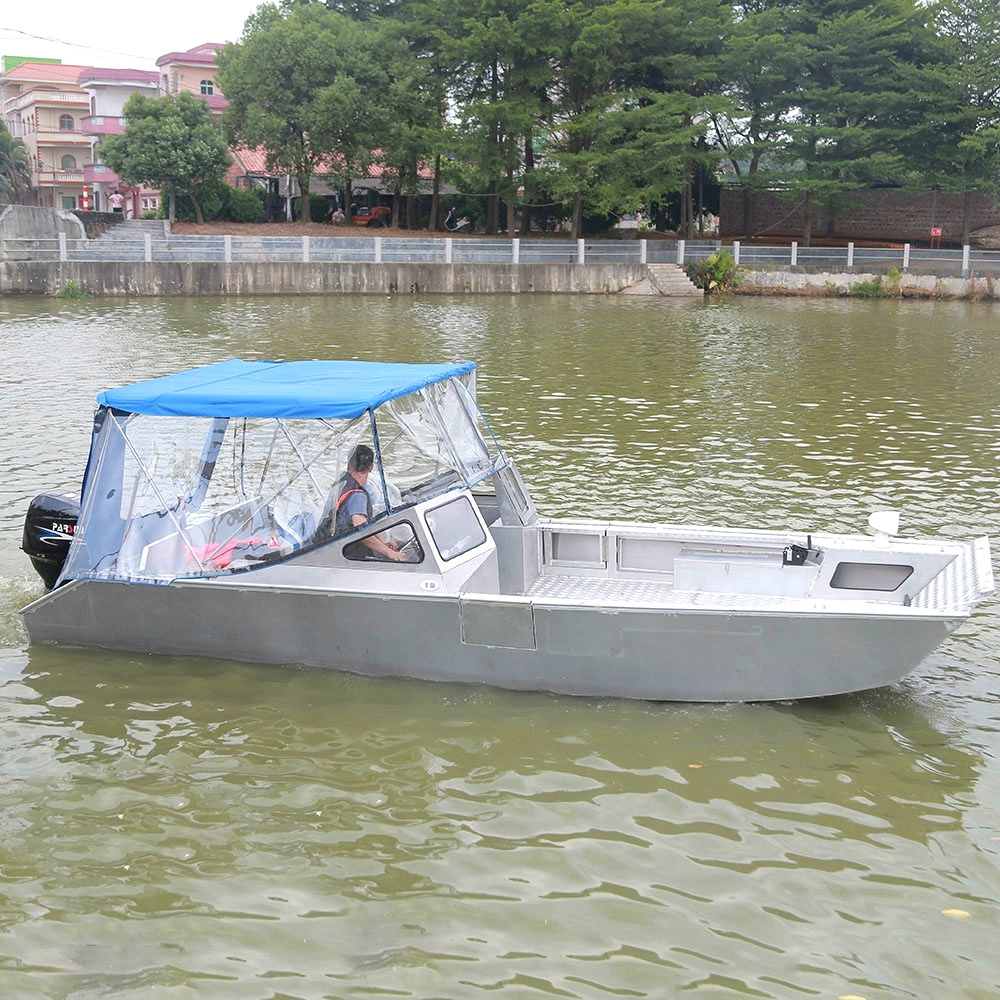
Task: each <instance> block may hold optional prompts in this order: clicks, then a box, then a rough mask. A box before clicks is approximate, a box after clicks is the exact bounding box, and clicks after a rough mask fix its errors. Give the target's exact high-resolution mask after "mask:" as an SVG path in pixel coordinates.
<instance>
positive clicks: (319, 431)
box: [61, 374, 504, 583]
mask: <svg viewBox="0 0 1000 1000" xmlns="http://www.w3.org/2000/svg"><path fill="white" fill-rule="evenodd" d="M472 378H473V376H472V375H471V374H469V375H466V376H465V377H464V378H455V379H450V380H448V381H446V382H443V383H439V384H436V385H432V386H429V387H425V388H422V389H420V390H419V391H417V392H414V393H411V394H409V395H408V396H405V397H402V398H401V399H396V400H391V401H389V402H387V403H385V404H383V405H382V406H381V407H380V408H379V409H378V410H377V411H376V412H375V414H372V413H365V414H363V415H362V416H360V417H358V418H356V419H326V418H310V419H284V418H264V417H257V418H242V417H240V418H237V417H178V416H159V415H157V416H153V415H147V414H129V413H123V412H121V411H120V410H114V409H111V408H108V407H102V408H101V409H99V410H98V412H97V415H96V416H95V421H94V435H93V439H92V443H91V453H90V460H89V463H88V467H87V473H86V476H85V481H84V489H83V500H82V509H81V514H80V521H79V525H78V529H77V534H76V537H75V539H74V542H73V545H72V546H71V548H70V552H69V556H68V558H67V561H66V565H65V567H64V570H63V575H62V577H61V580H63V581H65V580H74V579H99V580H121V581H129V582H143V583H168V582H170V580H173V579H177V578H178V577H191V576H214V575H219V574H223V573H231V572H235V571H237V570H246V569H253V568H255V567H257V566H260V565H264V564H267V563H271V562H274V561H278V560H281V559H284V558H287V557H290V556H293V555H294V554H295V553H297V552H299V551H302V550H304V549H306V548H311V547H316V546H319V545H323V544H328V543H330V542H331V539H330V537H329V533H328V532H327V533H324V532H323V531H320V530H319V529H320V525H321V523H322V521H323V515H324V513H325V512H326V511H328V510H329V509H330V505H331V503H333V504H335V503H336V496H337V494H338V491H339V490H341V489H342V486H341V484H342V483H343V482H344V481H345V479H344V477H345V476H346V475H348V463H349V459H350V456H351V453H352V452H353V450H354V449H355V448H356V447H357V446H358V445H359V444H366V445H368V446H369V447H372V448H373V449H374V450H375V453H376V456H377V461H376V465H375V468H374V469H373V471H372V473H371V475H370V476H369V478H368V482H367V484H366V488H367V490H368V492H369V495H370V497H371V499H372V509H373V515H374V516H375V517H376V518H378V517H386V516H390V515H391V514H392V513H393V512H394V511H397V510H400V509H403V508H406V507H410V506H413V505H414V504H416V503H419V502H421V501H422V500H425V499H427V498H429V497H433V496H436V495H439V494H441V493H444V492H446V491H448V490H454V489H462V488H466V487H471V486H474V485H475V484H476V483H478V482H480V481H482V480H483V479H486V478H488V477H489V476H491V475H492V474H493V472H494V471H496V469H498V468H500V467H502V464H503V462H504V458H503V455H502V453H501V452H500V449H499V448H498V447H497V445H496V442H495V441H494V440H493V437H492V435H491V434H490V433H489V431H488V429H487V428H486V427H485V424H484V422H483V421H482V418H481V415H480V414H479V409H478V407H477V406H476V402H475V398H474V383H473V382H472ZM470 386H471V388H470Z"/></svg>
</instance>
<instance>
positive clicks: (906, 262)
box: [903, 243, 910, 271]
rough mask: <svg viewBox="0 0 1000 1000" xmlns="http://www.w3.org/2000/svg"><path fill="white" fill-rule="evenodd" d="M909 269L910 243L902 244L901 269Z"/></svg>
mask: <svg viewBox="0 0 1000 1000" xmlns="http://www.w3.org/2000/svg"><path fill="white" fill-rule="evenodd" d="M909 269H910V244H909V243H904V244H903V270H904V271H909Z"/></svg>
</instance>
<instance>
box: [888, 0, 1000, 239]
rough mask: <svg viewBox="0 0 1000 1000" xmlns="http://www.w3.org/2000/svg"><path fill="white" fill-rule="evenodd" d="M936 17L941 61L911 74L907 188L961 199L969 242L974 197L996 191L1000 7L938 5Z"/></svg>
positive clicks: (978, 1)
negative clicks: (913, 112) (913, 102)
mask: <svg viewBox="0 0 1000 1000" xmlns="http://www.w3.org/2000/svg"><path fill="white" fill-rule="evenodd" d="M933 13H934V21H935V25H936V27H937V29H938V37H939V40H940V43H941V52H940V58H939V59H938V60H937V61H936V62H934V63H933V64H932V65H930V66H924V67H918V68H913V69H911V73H912V75H913V76H914V77H915V79H914V80H913V83H912V86H911V89H912V90H913V91H914V93H915V96H916V97H917V100H918V101H919V105H920V109H921V114H920V116H919V118H918V119H917V120H916V121H915V122H913V123H912V124H911V125H910V127H909V128H907V129H906V130H905V131H904V133H903V137H902V139H903V141H905V142H906V143H907V146H908V148H909V150H910V160H909V162H910V164H911V166H912V168H913V170H914V172H915V174H916V176H915V177H912V178H911V182H916V183H919V184H921V186H926V185H931V186H933V187H934V188H937V189H940V190H943V191H951V192H957V193H961V194H963V195H964V196H965V198H964V211H963V219H962V241H963V242H965V243H967V242H968V241H969V235H970V234H969V200H970V197H971V194H972V192H973V191H976V190H979V191H985V192H989V193H991V194H995V193H996V192H997V189H998V186H1000V9H998V8H997V5H996V2H995V0H943V2H941V3H939V4H938V5H937V6H936V7H935V8H934V10H933Z"/></svg>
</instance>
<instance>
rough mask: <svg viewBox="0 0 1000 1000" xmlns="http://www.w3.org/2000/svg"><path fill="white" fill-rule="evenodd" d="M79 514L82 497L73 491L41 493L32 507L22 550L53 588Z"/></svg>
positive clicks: (27, 520)
mask: <svg viewBox="0 0 1000 1000" xmlns="http://www.w3.org/2000/svg"><path fill="white" fill-rule="evenodd" d="M79 517H80V498H79V497H78V496H76V495H74V494H73V493H40V494H39V495H38V496H37V497H35V499H34V500H32V501H31V505H30V506H29V507H28V513H27V515H25V518H24V534H23V535H22V537H21V550H22V551H23V552H27V553H28V557H29V558H30V559H31V563H32V565H33V566H34V567H35V569H36V570H37V572H38V575H39V576H40V577H41V578H42V580H43V581H44V583H45V586H46V587H47V588H48V589H49V590H51V589H52V587H53V586H54V585H55V582H56V579H57V578H58V576H59V574H60V573H61V572H62V568H63V563H64V562H65V561H66V554H67V553H68V552H69V543H70V542H72V541H73V535H74V533H75V532H76V522H77V520H78V519H79Z"/></svg>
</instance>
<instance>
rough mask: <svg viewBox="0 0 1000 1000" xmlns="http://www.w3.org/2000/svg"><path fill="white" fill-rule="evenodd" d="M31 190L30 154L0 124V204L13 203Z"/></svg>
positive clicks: (4, 126) (21, 143) (23, 145)
mask: <svg viewBox="0 0 1000 1000" xmlns="http://www.w3.org/2000/svg"><path fill="white" fill-rule="evenodd" d="M29 190H31V154H30V153H29V152H28V147H27V146H25V144H24V142H23V141H22V140H21V139H15V138H14V137H13V136H12V135H11V134H10V132H9V131H8V130H7V126H6V125H4V124H3V123H2V122H0V202H14V201H16V200H17V199H18V198H20V197H21V196H22V195H24V194H25V193H26V192H27V191H29Z"/></svg>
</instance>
